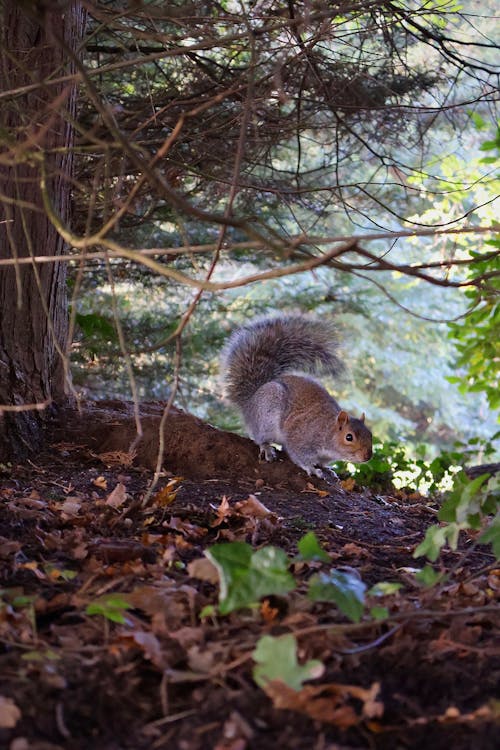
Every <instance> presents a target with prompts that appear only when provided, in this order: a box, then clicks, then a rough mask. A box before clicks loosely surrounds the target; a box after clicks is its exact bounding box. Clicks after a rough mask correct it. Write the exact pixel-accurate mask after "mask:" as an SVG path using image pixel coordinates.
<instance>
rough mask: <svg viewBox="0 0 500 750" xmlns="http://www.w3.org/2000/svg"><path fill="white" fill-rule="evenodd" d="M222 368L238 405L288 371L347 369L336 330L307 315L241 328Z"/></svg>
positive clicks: (335, 371)
mask: <svg viewBox="0 0 500 750" xmlns="http://www.w3.org/2000/svg"><path fill="white" fill-rule="evenodd" d="M222 367H223V372H224V376H225V381H226V389H227V396H228V398H229V399H230V400H231V401H232V402H233V403H235V404H238V405H242V404H243V403H245V401H247V400H248V399H249V398H251V396H253V394H254V393H255V392H256V391H257V389H258V388H260V386H261V385H264V383H267V382H268V381H270V380H274V379H275V378H277V377H279V376H280V375H284V374H285V373H287V372H291V371H298V372H307V373H311V374H318V373H319V372H329V373H332V374H334V375H335V374H338V373H340V372H341V371H342V370H343V369H344V367H343V365H342V362H341V361H340V359H339V357H338V356H337V335H336V332H335V329H334V328H333V327H332V326H331V325H330V324H329V323H327V322H325V321H320V320H317V319H314V318H309V317H307V316H306V315H280V316H277V317H267V318H260V319H257V320H255V321H253V322H252V323H249V324H248V325H246V326H243V327H242V328H238V329H237V330H236V331H235V332H234V333H233V334H232V335H231V337H230V339H229V341H228V343H227V345H226V347H225V349H224V352H223V355H222Z"/></svg>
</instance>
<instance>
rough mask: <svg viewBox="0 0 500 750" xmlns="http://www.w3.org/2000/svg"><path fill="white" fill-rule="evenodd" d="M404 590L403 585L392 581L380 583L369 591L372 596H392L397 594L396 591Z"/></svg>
mask: <svg viewBox="0 0 500 750" xmlns="http://www.w3.org/2000/svg"><path fill="white" fill-rule="evenodd" d="M401 588H403V584H402V583H395V582H391V581H379V582H378V583H376V584H375V585H374V586H372V587H371V589H370V590H369V591H368V594H370V596H390V595H391V594H395V593H396V591H399V589H401Z"/></svg>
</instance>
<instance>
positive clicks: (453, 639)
mask: <svg viewBox="0 0 500 750" xmlns="http://www.w3.org/2000/svg"><path fill="white" fill-rule="evenodd" d="M57 455H58V454H57V453H56V457H54V455H53V454H52V455H47V456H43V455H41V456H39V458H38V461H37V462H36V466H34V465H32V464H29V465H25V466H21V465H19V466H15V467H13V468H12V469H11V470H9V471H6V472H5V474H4V475H3V476H2V482H1V485H0V675H1V677H0V746H1V747H2V748H3V747H5V748H6V749H8V750H19V749H20V748H22V750H41V749H42V747H44V748H45V747H47V748H48V747H51V748H56V747H57V748H63V749H65V748H68V750H69V749H70V748H71V750H80V749H81V750H83V749H84V748H88V747H93V748H97V750H121V749H123V750H125V749H127V748H130V749H133V750H142V748H144V749H146V748H159V749H161V748H167V750H168V749H170V748H171V749H172V750H174V749H175V750H177V748H179V750H181V749H182V750H257V748H258V750H271V749H272V750H275V749H276V748H284V747H286V748H289V749H290V750H305V749H307V750H330V749H333V748H337V747H342V748H343V749H344V750H349V749H352V750H355V749H356V750H358V748H364V747H366V748H377V749H380V750H389V749H392V748H394V747H405V748H420V747H424V746H429V747H432V748H436V749H437V750H439V748H441V747H442V748H445V747H450V746H453V747H454V748H455V750H465V748H477V747H481V748H482V749H483V750H489V748H493V747H496V740H497V737H498V720H499V705H498V703H497V702H495V689H496V687H497V686H498V683H499V677H500V666H499V649H498V643H497V642H496V640H495V636H496V635H497V633H498V630H496V628H497V627H498V611H496V609H495V602H496V601H497V597H498V594H499V589H500V586H499V583H498V581H499V575H500V574H499V572H498V567H497V566H495V565H494V561H493V557H492V556H491V554H489V551H488V550H487V549H486V548H484V547H483V548H480V547H478V548H476V549H473V550H471V542H472V540H471V539H470V538H469V537H468V536H467V535H466V534H462V536H461V541H460V544H459V550H458V551H456V552H454V551H451V550H448V549H446V550H445V551H444V553H443V554H442V558H441V559H440V560H439V561H438V563H437V564H436V566H435V568H436V570H437V571H438V572H439V573H440V574H442V579H441V582H440V583H439V585H438V586H437V587H436V588H426V587H425V586H423V585H420V584H418V583H417V581H416V580H415V577H414V574H413V573H412V572H411V570H412V569H415V560H414V559H413V556H412V555H413V551H414V549H415V547H416V546H417V544H419V542H421V541H422V539H423V538H424V534H425V530H426V528H427V527H428V526H429V525H430V524H431V523H432V522H433V520H434V519H433V515H432V514H430V513H427V512H426V513H423V512H421V508H422V506H423V505H425V506H426V507H429V506H430V505H432V503H431V502H430V501H429V499H428V498H421V502H419V501H418V500H416V501H415V503H413V504H412V505H405V506H404V507H402V506H399V505H398V504H397V503H395V502H393V501H392V499H390V498H389V497H388V499H387V502H384V503H382V502H380V493H379V494H378V495H377V496H375V495H372V494H371V492H370V491H369V490H367V489H361V490H359V489H356V487H355V485H354V484H353V483H352V482H349V481H347V482H344V483H343V487H342V488H341V489H339V491H337V490H336V489H335V488H334V489H324V488H323V486H322V485H321V486H318V487H315V485H312V484H311V483H310V482H309V481H308V480H307V479H303V480H302V481H303V490H302V491H297V490H295V489H290V488H287V487H286V486H280V485H279V483H278V484H277V485H276V486H270V485H268V484H266V483H265V482H264V481H263V480H259V479H257V481H255V480H254V481H252V480H249V479H248V478H246V477H242V478H241V481H240V482H236V481H231V482H230V481H227V480H220V481H213V480H210V481H202V480H200V481H198V482H194V481H190V480H188V479H182V478H181V477H179V476H165V477H164V478H163V479H162V480H160V483H159V485H158V487H157V489H156V492H155V494H154V495H153V497H152V498H151V499H150V501H149V503H148V505H147V506H146V507H143V506H142V499H143V497H144V496H145V494H146V490H147V487H148V482H149V480H150V473H148V472H145V471H142V470H140V469H138V468H134V467H133V466H132V465H131V464H130V462H127V461H124V460H123V456H103V457H101V458H102V459H103V460H102V461H100V459H99V458H98V457H97V456H95V455H94V456H93V455H91V454H90V453H89V452H86V451H84V450H82V451H78V450H76V449H75V450H71V451H65V455H64V456H61V458H60V459H59V458H58V457H57ZM104 459H106V460H104ZM103 464H104V466H103ZM124 472H126V473H124ZM298 481H299V480H298V479H297V482H298ZM310 531H314V536H307V532H310ZM304 538H305V539H306V541H302V542H301V540H304ZM228 542H229V543H230V544H233V545H234V544H236V547H235V549H243V547H241V545H244V549H245V552H244V554H245V559H246V560H247V566H246V567H245V566H243V568H242V569H239V575H241V578H240V579H238V580H239V584H238V585H237V586H235V589H234V592H233V593H234V597H235V601H236V604H237V605H238V607H239V606H241V607H242V608H234V609H232V610H231V609H227V611H228V612H229V614H227V615H223V614H221V609H220V594H221V582H222V579H221V569H222V568H223V565H225V562H221V561H220V559H219V560H217V561H216V564H215V565H214V559H213V555H212V559H208V558H207V556H206V553H207V551H208V554H209V557H210V549H212V550H213V549H214V548H215V549H217V548H218V549H220V550H224V548H223V547H221V546H220V545H223V544H227V543H228ZM238 545H240V546H238ZM245 545H247V546H248V547H245ZM225 549H226V550H227V549H228V548H225ZM269 549H275V550H278V552H277V553H269V552H266V550H269ZM262 550H264V552H262ZM464 550H465V551H467V554H466V556H465V557H464V560H463V563H462V562H461V556H462V557H463V553H464ZM257 552H258V554H257V557H255V554H256V553H257ZM237 564H238V565H239V563H237ZM261 565H263V566H264V567H263V568H262V569H261V568H260V567H259V566H261ZM332 570H333V571H334V573H332ZM231 575H234V570H233V569H231ZM276 576H278V578H279V579H280V581H281V584H282V587H281V588H279V587H278V588H275V586H274V583H275V580H276V578H275V577H276ZM254 578H255V580H256V581H257V584H258V583H259V582H260V584H262V581H263V580H265V581H267V582H266V583H265V585H264V586H263V588H261V589H260V590H259V587H258V585H257V584H255V582H254V580H253V579H254ZM314 580H316V581H318V580H321V582H322V586H325V587H327V588H326V589H325V596H324V597H323V596H322V597H320V599H321V600H319V601H318V600H314V597H313V598H312V597H311V596H309V595H308V591H309V585H310V582H311V581H314ZM249 581H250V583H249ZM356 581H359V582H360V583H359V584H358V583H356ZM345 582H347V584H348V585H347V584H346V586H344V583H345ZM361 582H363V583H361ZM381 582H382V583H381ZM233 583H234V581H233ZM269 583H270V585H269ZM254 584H255V585H256V586H257V587H256V589H255V591H254V598H255V601H252V596H251V593H252V586H254ZM375 584H378V587H377V586H375V587H374V585H375ZM329 585H334V586H336V587H337V588H335V589H328V586H329ZM339 585H340V589H339V588H338V587H339ZM349 586H350V587H351V589H353V591H354V592H355V593H354V595H355V597H357V598H356V602H357V604H356V610H355V614H356V616H355V617H353V616H352V611H351V610H350V607H352V604H353V603H352V600H348V603H347V605H346V604H345V602H344V601H343V599H342V597H345V596H346V595H348V590H349ZM245 587H247V588H248V587H250V589H249V590H250V595H249V597H248V598H244V597H243V599H242V601H241V602H240V601H239V600H238V597H239V596H240V595H241V591H242V590H244V589H245ZM370 587H374V588H372V589H371V588H370ZM223 588H224V586H222V589H223ZM365 588H366V589H367V593H366V594H365V593H364V591H365ZM339 591H340V593H339ZM346 591H347V594H346ZM363 597H366V600H367V603H366V606H365V608H364V609H363ZM339 602H340V603H341V606H339ZM370 608H371V611H372V612H377V611H378V612H379V614H380V618H379V619H377V618H376V617H374V616H372V615H370ZM223 611H224V608H223ZM345 612H347V613H348V614H349V613H351V619H349V617H348V616H346V614H345ZM387 615H388V616H389V619H387ZM352 619H357V620H359V621H358V622H353V621H352ZM266 639H267V640H266ZM273 639H274V640H273ZM277 643H279V644H285V647H284V649H283V648H282V647H281V646H280V648H277V647H276V644H277ZM259 644H260V646H259ZM262 644H264V645H265V648H264V655H265V658H264V660H263V661H262V659H261V658H260V657H262ZM259 648H260V651H259ZM280 649H281V650H280ZM259 668H260V670H261V671H260V672H259ZM255 670H257V672H255Z"/></svg>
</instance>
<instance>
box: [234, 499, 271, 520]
mask: <svg viewBox="0 0 500 750" xmlns="http://www.w3.org/2000/svg"><path fill="white" fill-rule="evenodd" d="M234 509H235V510H237V511H238V513H241V515H242V516H250V517H251V518H269V517H270V516H276V514H275V513H273V512H272V511H271V510H269V508H266V506H265V505H264V503H261V502H260V500H258V499H257V498H256V497H255V495H249V496H248V497H247V499H246V500H240V501H239V502H238V503H235V504H234Z"/></svg>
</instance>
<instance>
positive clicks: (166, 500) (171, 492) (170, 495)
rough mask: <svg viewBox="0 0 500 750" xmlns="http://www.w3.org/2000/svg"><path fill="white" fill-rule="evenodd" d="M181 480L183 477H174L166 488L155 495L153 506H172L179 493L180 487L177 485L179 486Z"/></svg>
mask: <svg viewBox="0 0 500 750" xmlns="http://www.w3.org/2000/svg"><path fill="white" fill-rule="evenodd" d="M181 479H182V477H173V478H172V479H169V481H168V482H167V484H166V485H165V487H162V489H161V490H159V491H158V492H157V493H156V495H154V497H153V501H152V503H153V505H158V506H159V507H161V508H165V507H166V506H167V505H171V504H172V503H173V502H174V500H175V498H176V497H177V493H178V491H179V487H178V486H177V485H178V484H179V482H180V481H181Z"/></svg>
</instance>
